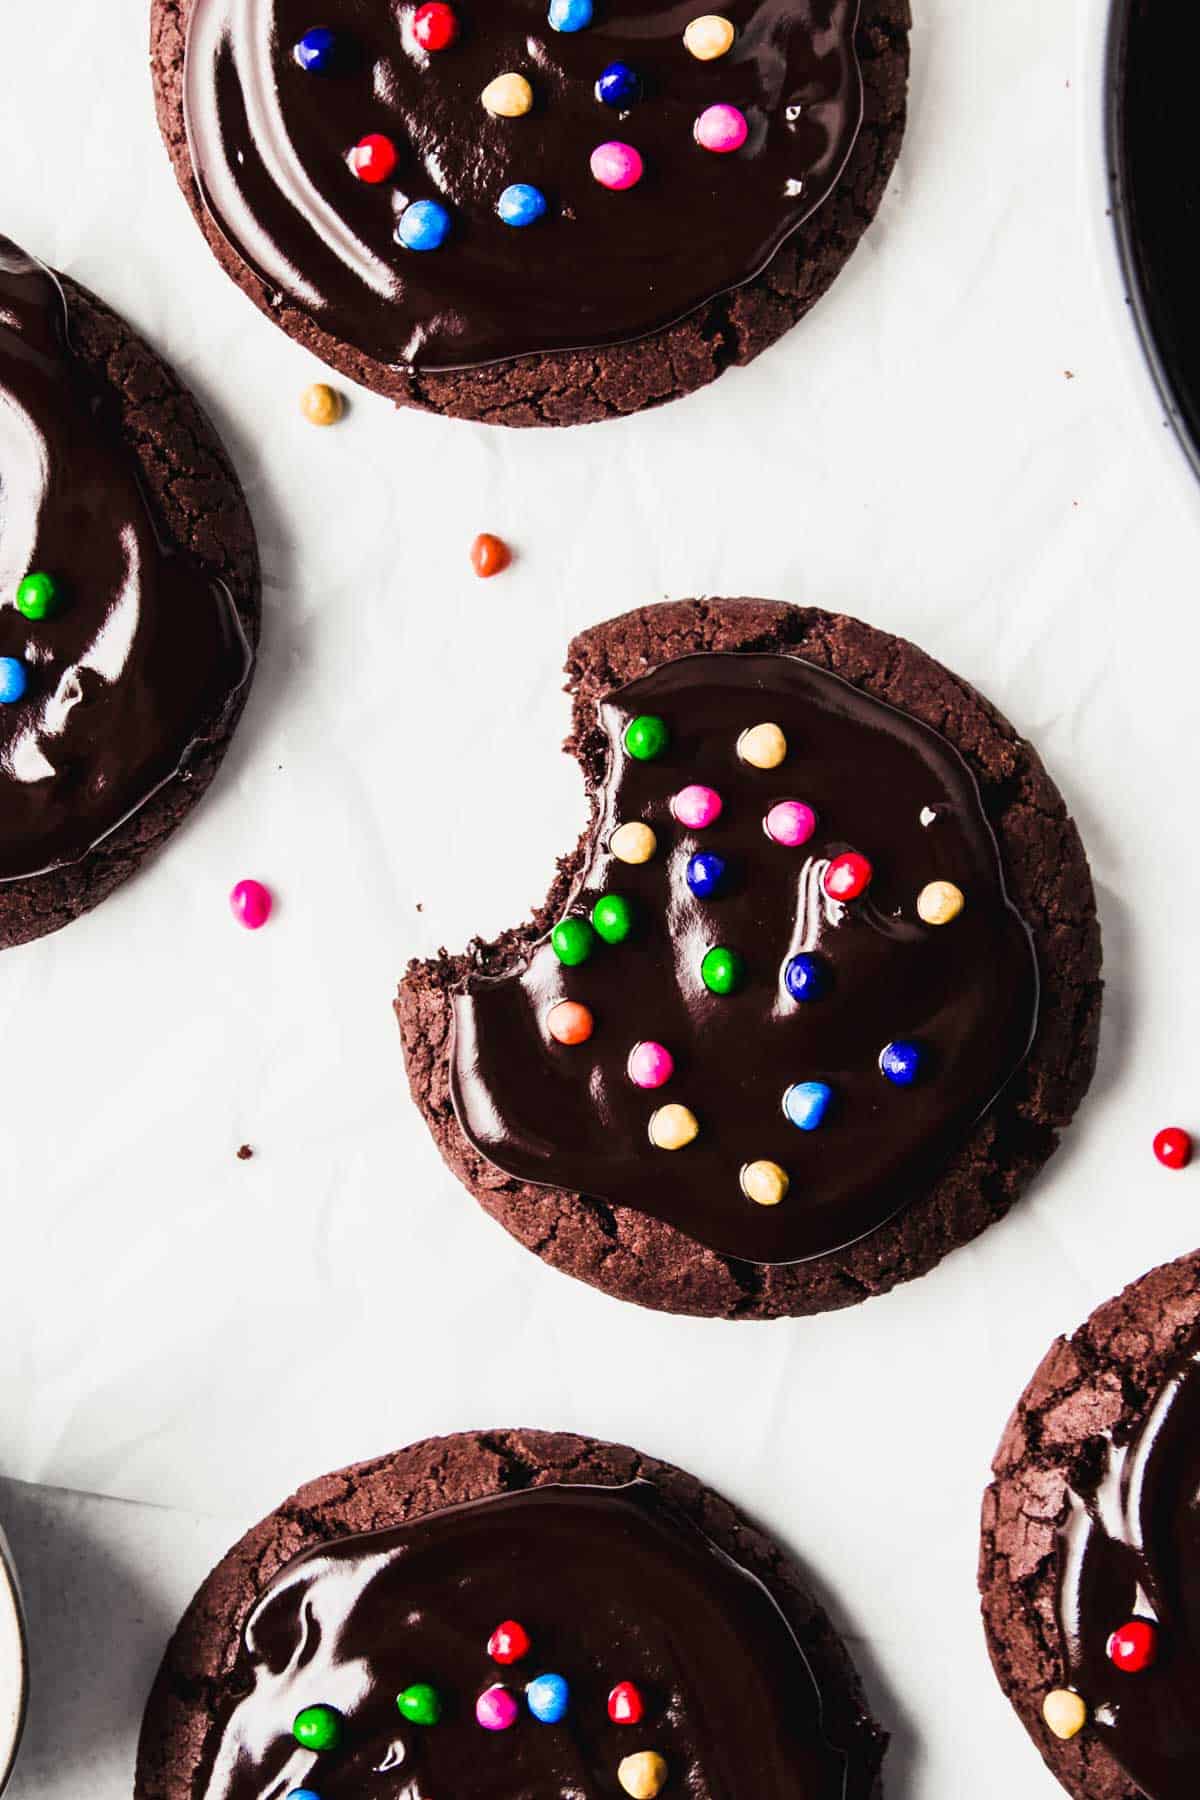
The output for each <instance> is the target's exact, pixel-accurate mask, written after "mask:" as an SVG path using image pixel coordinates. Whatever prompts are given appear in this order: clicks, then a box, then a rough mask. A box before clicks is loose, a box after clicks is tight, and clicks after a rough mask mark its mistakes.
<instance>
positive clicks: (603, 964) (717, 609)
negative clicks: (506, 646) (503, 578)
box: [397, 600, 1100, 1318]
mask: <svg viewBox="0 0 1200 1800" xmlns="http://www.w3.org/2000/svg"><path fill="white" fill-rule="evenodd" d="M568 672H569V676H570V691H571V692H572V695H573V698H574V730H573V734H572V737H571V738H570V740H569V742H568V746H567V747H568V749H569V750H570V751H571V752H572V753H573V754H574V755H575V756H576V758H577V759H578V761H579V762H580V765H581V767H582V769H583V773H584V779H585V782H586V785H587V789H588V794H589V798H590V801H591V809H592V818H591V823H590V824H589V826H588V829H587V830H586V832H585V833H584V835H583V838H582V839H581V841H580V843H579V845H578V847H577V848H576V850H575V852H574V853H573V855H571V856H570V857H568V858H566V859H565V860H564V861H563V863H562V864H561V865H560V869H559V874H558V878H557V880H556V882H555V884H554V887H553V889H552V890H551V893H550V895H549V897H548V899H547V901H546V903H545V905H544V906H543V907H542V908H540V909H539V911H538V912H537V913H536V915H535V917H534V918H533V920H532V921H531V922H530V923H529V924H528V925H527V926H524V927H522V928H519V929H517V930H514V931H511V932H507V933H505V934H504V936H503V937H501V938H500V939H499V940H498V941H497V942H496V943H494V944H482V943H476V944H474V945H472V946H471V948H470V949H469V950H468V952H467V953H466V955H464V956H459V957H449V956H445V955H443V956H441V957H439V958H438V959H437V960H435V961H433V962H428V963H414V964H412V965H411V966H410V968H409V970H408V973H407V975H406V977H405V980H404V981H403V983H402V984H401V987H400V992H399V997H398V1000H397V1014H398V1017H399V1021H400V1028H401V1034H402V1038H403V1044H404V1051H405V1057H406V1061H407V1066H408V1073H409V1080H410V1084H411V1087H412V1091H413V1094H414V1097H415V1098H416V1101H417V1104H418V1105H419V1106H420V1107H421V1110H422V1112H423V1114H424V1116H425V1118H426V1121H427V1122H428V1124H429V1126H430V1129H431V1131H432V1132H433V1134H434V1137H435V1139H436V1141H437V1144H438V1147H439V1149H440V1150H441V1152H442V1155H443V1156H444V1158H445V1159H446V1161H447V1163H448V1164H449V1166H450V1167H451V1168H452V1169H453V1170H454V1172H455V1173H456V1174H457V1175H458V1176H459V1177H460V1179H461V1180H462V1181H463V1182H464V1183H465V1184H466V1186H467V1187H468V1188H469V1189H470V1190H471V1192H472V1193H473V1194H474V1195H475V1196H476V1198H477V1199H478V1200H479V1201H480V1202H481V1204H482V1205H483V1206H485V1207H486V1208H487V1210H488V1211H489V1212H491V1213H492V1214H493V1216H494V1217H495V1218H497V1219H498V1220H499V1221H500V1222H501V1224H503V1225H505V1226H506V1227H507V1229H508V1230H509V1231H511V1232H512V1233H513V1235H514V1236H515V1237H517V1238H519V1239H520V1240H521V1242H522V1243H525V1244H527V1245H528V1246H529V1247H530V1248H531V1249H533V1250H535V1251H536V1252H537V1253H538V1254H539V1255H540V1256H542V1257H543V1258H544V1259H545V1260H546V1261H548V1262H551V1263H553V1264H554V1265H555V1266H556V1267H558V1268H561V1269H564V1270H566V1271H567V1272H569V1273H571V1274H573V1275H578V1276H580V1277H582V1278H583V1279H584V1280H586V1281H590V1282H592V1283H593V1284H594V1285H596V1286H598V1287H602V1288H604V1289H606V1290H607V1291H608V1292H610V1293H614V1294H617V1295H619V1296H621V1297H622V1298H625V1299H631V1300H636V1301H638V1302H640V1303H641V1304H643V1305H647V1306H655V1307H660V1308H663V1309H665V1310H667V1311H676V1312H690V1313H703V1314H715V1315H721V1316H725V1317H730V1318H767V1317H774V1316H777V1315H780V1314H786V1313H807V1312H816V1311H822V1310H826V1309H829V1308H833V1307H837V1306H846V1305H850V1304H852V1303H853V1302H854V1301H857V1300H861V1299H864V1298H865V1297H866V1296H867V1295H869V1294H873V1293H880V1292H883V1291H884V1290H886V1289H887V1288H889V1287H891V1286H893V1285H894V1284H895V1283H896V1282H898V1281H901V1280H905V1279H909V1278H911V1277H912V1276H915V1275H920V1274H923V1273H925V1271H926V1270H928V1269H930V1268H931V1267H932V1266H933V1265H934V1263H936V1262H937V1261H938V1260H939V1259H940V1257H942V1256H943V1255H944V1254H945V1252H946V1251H947V1250H950V1249H952V1248H953V1247H954V1246H955V1245H956V1244H960V1243H964V1242H966V1241H967V1240H968V1239H970V1238H972V1237H974V1236H976V1234H977V1233H978V1232H980V1231H981V1230H982V1229H983V1228H984V1226H985V1225H987V1224H989V1223H990V1222H991V1221H992V1220H993V1219H996V1218H999V1217H1000V1216H1001V1215H1002V1214H1003V1213H1004V1212H1006V1211H1007V1209H1008V1208H1009V1206H1011V1205H1012V1203H1013V1201H1014V1200H1015V1199H1016V1197H1017V1195H1018V1194H1019V1193H1020V1191H1021V1189H1022V1188H1023V1186H1024V1185H1025V1183H1026V1182H1027V1181H1028V1179H1029V1177H1030V1176H1031V1175H1032V1174H1033V1173H1034V1171H1035V1170H1036V1169H1037V1168H1039V1167H1040V1166H1041V1164H1042V1163H1043V1162H1044V1161H1045V1160H1046V1158H1047V1157H1048V1156H1049V1155H1050V1153H1051V1151H1052V1150H1053V1149H1054V1146H1055V1144H1056V1142H1057V1136H1058V1131H1059V1129H1060V1128H1061V1127H1062V1126H1064V1125H1065V1124H1066V1123H1067V1122H1068V1121H1069V1119H1070V1118H1071V1116H1072V1114H1073V1112H1074V1110H1075V1107H1076V1106H1077V1104H1078V1102H1079V1100H1080V1098H1081V1097H1082V1095H1083V1093H1084V1092H1085V1090H1086V1088H1087V1085H1088V1082H1089V1080H1090V1078H1091V1074H1092V1070H1093V1067H1094V1062H1095V1053H1096V1038H1097V1029H1098V1015H1099V1002H1100V983H1099V963H1100V947H1099V931H1098V927H1097V922H1096V916H1095V904H1094V897H1093V893H1092V886H1091V879H1090V876H1089V873H1088V868H1087V862H1086V859H1085V857H1084V854H1083V850H1082V847H1081V845H1080V842H1079V838H1078V835H1077V833H1076V831H1075V827H1074V825H1073V824H1072V822H1071V820H1070V819H1069V817H1068V816H1067V812H1066V809H1065V807H1064V805H1063V802H1062V799H1061V798H1060V796H1059V794H1058V792H1057V790H1056V789H1055V788H1054V786H1053V784H1052V782H1051V781H1050V779H1049V777H1048V776H1047V774H1046V772H1045V770H1044V768H1043V767H1042V764H1041V762H1040V761H1039V759H1038V757H1037V755H1036V752H1034V751H1033V750H1032V749H1031V748H1030V746H1029V745H1028V744H1026V743H1024V742H1023V741H1022V740H1021V739H1019V738H1018V737H1017V736H1016V734H1015V732H1014V731H1013V730H1012V728H1011V727H1010V726H1009V725H1008V724H1007V723H1006V722H1005V721H1004V720H1003V719H1001V718H1000V717H999V716H998V715H997V714H996V713H995V711H994V710H993V709H992V708H991V707H990V706H988V704H987V703H986V702H985V701H984V700H982V699H981V698H980V697H979V695H978V694H976V693H975V692H974V691H973V690H972V689H970V688H969V687H967V686H966V685H965V684H964V683H963V682H961V681H959V680H957V679H956V678H955V677H954V676H952V675H951V674H949V673H948V672H947V671H946V670H945V669H943V668H941V667H940V666H939V665H938V664H936V663H934V662H932V661H931V660H930V659H929V658H928V657H926V656H924V655H923V654H922V653H921V652H920V651H919V650H917V649H915V648H914V647H913V646H912V645H910V644H906V643H903V642H902V641H900V640H898V639H895V638H891V637H887V636H885V635H884V634H883V633H880V632H877V631H873V630H872V629H871V628H870V627H869V626H866V625H862V624H860V623H858V622H857V621H855V620H853V619H848V618H839V617H834V616H831V615H830V614H827V613H822V612H819V611H817V610H815V609H811V608H794V607H787V606H781V605H778V604H775V603H772V602H769V601H760V600H706V601H681V602H677V603H673V604H668V605H663V606H657V607H649V608H646V609H644V610H642V611H640V612H635V613H631V614H628V615H627V616H626V617H624V618H621V619H616V620H613V621H612V622H611V623H609V624H607V625H602V626H598V627H596V628H594V629H593V630H591V631H588V632H585V633H584V634H583V635H582V636H581V637H580V638H578V639H576V641H575V642H574V643H573V644H572V646H571V649H570V653H569V659H568Z"/></svg>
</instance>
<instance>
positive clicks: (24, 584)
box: [17, 570, 59, 621]
mask: <svg viewBox="0 0 1200 1800" xmlns="http://www.w3.org/2000/svg"><path fill="white" fill-rule="evenodd" d="M58 602H59V592H58V583H57V582H56V581H55V579H54V577H53V575H44V574H42V572H41V571H40V570H36V571H35V572H34V573H33V574H31V575H26V577H25V579H24V581H21V582H19V583H18V584H17V611H18V612H19V613H20V614H21V615H22V617H24V618H26V619H33V620H35V621H36V620H38V619H47V618H49V616H50V614H51V613H52V612H56V611H57V610H58Z"/></svg>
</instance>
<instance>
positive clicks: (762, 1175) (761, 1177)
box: [742, 1162, 792, 1206]
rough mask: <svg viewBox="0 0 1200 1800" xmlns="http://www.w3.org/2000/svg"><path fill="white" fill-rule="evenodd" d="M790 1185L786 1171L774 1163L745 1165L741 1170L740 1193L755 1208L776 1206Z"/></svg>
mask: <svg viewBox="0 0 1200 1800" xmlns="http://www.w3.org/2000/svg"><path fill="white" fill-rule="evenodd" d="M791 1185H792V1184H791V1180H790V1178H789V1176H788V1172H787V1170H786V1169H781V1168H780V1166H779V1164H778V1163H775V1162H752V1163H747V1164H746V1166H745V1168H744V1169H743V1170H742V1192H743V1194H745V1196H746V1198H747V1200H753V1202H754V1204H755V1206H778V1205H779V1202H780V1201H781V1200H782V1199H783V1198H784V1197H785V1195H786V1194H787V1191H788V1189H789V1187H791Z"/></svg>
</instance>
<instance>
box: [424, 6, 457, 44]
mask: <svg viewBox="0 0 1200 1800" xmlns="http://www.w3.org/2000/svg"><path fill="white" fill-rule="evenodd" d="M413 36H414V37H415V38H416V40H417V42H418V44H420V46H421V48H422V50H431V51H438V50H448V49H449V48H450V46H451V44H453V43H454V41H455V40H456V38H457V37H458V15H457V13H456V12H455V10H454V8H453V7H452V6H446V5H444V4H443V3H442V0H429V4H428V5H427V6H418V8H417V10H416V12H415V13H414V14H413Z"/></svg>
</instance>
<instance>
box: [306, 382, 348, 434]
mask: <svg viewBox="0 0 1200 1800" xmlns="http://www.w3.org/2000/svg"><path fill="white" fill-rule="evenodd" d="M300 411H301V412H302V413H303V414H304V416H305V418H306V419H307V420H308V422H309V424H310V425H336V424H337V422H338V420H339V419H340V418H341V416H342V396H341V395H340V394H339V393H338V391H337V389H336V388H331V387H329V386H327V385H326V383H325V382H323V381H314V382H313V384H312V386H311V387H306V388H305V390H304V392H303V393H302V394H301V396H300Z"/></svg>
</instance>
